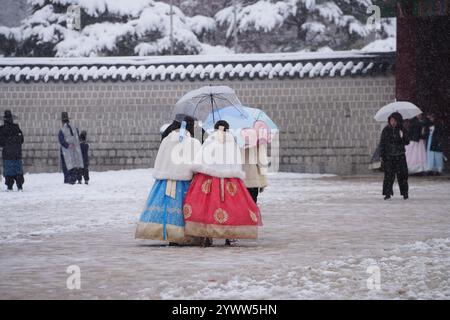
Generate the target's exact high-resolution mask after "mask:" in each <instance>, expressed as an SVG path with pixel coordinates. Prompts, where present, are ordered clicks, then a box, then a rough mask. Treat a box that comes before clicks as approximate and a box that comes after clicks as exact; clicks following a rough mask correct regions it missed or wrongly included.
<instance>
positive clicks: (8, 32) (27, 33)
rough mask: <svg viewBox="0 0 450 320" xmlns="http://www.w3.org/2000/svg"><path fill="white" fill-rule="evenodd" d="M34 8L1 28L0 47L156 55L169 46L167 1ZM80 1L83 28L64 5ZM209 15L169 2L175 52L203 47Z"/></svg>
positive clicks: (22, 52) (53, 1) (17, 51)
mask: <svg viewBox="0 0 450 320" xmlns="http://www.w3.org/2000/svg"><path fill="white" fill-rule="evenodd" d="M29 3H30V4H31V6H32V14H31V15H30V16H29V17H27V18H26V19H25V20H24V21H23V23H22V25H21V26H20V27H17V28H6V27H1V28H0V40H1V43H2V45H1V46H2V49H3V51H5V52H6V54H7V55H16V56H65V57H67V56H72V57H79V56H103V55H155V54H167V53H169V52H170V46H171V36H170V13H171V11H170V6H169V5H168V4H167V3H164V2H157V1H153V0H132V1H131V0H29ZM69 5H79V6H80V7H81V9H82V12H83V16H82V24H83V28H82V29H81V30H80V31H76V30H70V29H68V28H67V18H68V16H67V13H66V12H67V8H68V7H69ZM213 26H214V21H211V19H208V18H207V17H201V16H197V17H194V18H190V17H187V16H185V15H184V14H183V12H182V11H181V10H180V9H179V8H178V7H176V6H174V7H173V41H174V53H175V54H197V53H199V52H201V51H202V48H203V47H202V43H201V42H200V41H199V40H198V38H197V34H198V35H199V36H201V37H203V36H204V35H205V33H207V32H210V31H211V30H213Z"/></svg>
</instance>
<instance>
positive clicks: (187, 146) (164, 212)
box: [135, 117, 201, 245]
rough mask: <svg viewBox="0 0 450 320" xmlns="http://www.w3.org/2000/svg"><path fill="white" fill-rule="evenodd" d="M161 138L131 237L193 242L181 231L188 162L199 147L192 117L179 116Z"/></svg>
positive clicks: (189, 174)
mask: <svg viewBox="0 0 450 320" xmlns="http://www.w3.org/2000/svg"><path fill="white" fill-rule="evenodd" d="M166 133H167V135H166V136H165V138H164V139H163V140H162V142H161V145H160V147H159V150H158V154H157V155H156V160H155V166H154V169H153V178H154V179H155V180H156V181H155V183H154V184H153V187H152V189H151V191H150V194H149V196H148V199H147V202H146V205H145V209H144V211H143V212H142V214H141V216H140V218H139V222H138V224H137V227H136V234H135V237H136V238H138V239H152V240H163V241H168V242H169V245H177V244H196V241H198V239H195V238H192V237H186V236H185V232H184V216H183V201H184V198H185V196H186V192H187V190H188V188H189V185H190V183H191V180H192V176H193V172H192V162H193V159H194V156H195V154H196V153H197V151H198V150H199V149H200V146H201V145H200V142H199V141H198V140H197V139H195V138H194V119H192V118H191V117H183V121H181V123H180V122H178V126H176V125H173V126H172V127H171V131H170V132H169V131H166Z"/></svg>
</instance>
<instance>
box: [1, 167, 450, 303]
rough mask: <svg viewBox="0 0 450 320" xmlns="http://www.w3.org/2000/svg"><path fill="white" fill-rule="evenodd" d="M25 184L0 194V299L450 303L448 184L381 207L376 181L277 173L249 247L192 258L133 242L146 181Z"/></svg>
mask: <svg viewBox="0 0 450 320" xmlns="http://www.w3.org/2000/svg"><path fill="white" fill-rule="evenodd" d="M25 179H26V184H25V191H24V192H23V193H18V192H13V193H6V192H1V193H0V298H1V299H11V298H21V299H28V298H43V299H61V298H62V299H105V298H119V299H148V298H150V299H173V298H193V299H197V298H208V299H210V298H219V299H221V298H230V299H279V298H281V299H315V298H325V299H329V298H337V299H381V298H387V299H416V298H418V299H449V298H450V214H449V212H450V192H449V188H450V180H430V179H418V178H415V179H411V180H410V185H411V191H410V192H411V198H410V199H409V200H408V201H404V200H403V199H401V198H400V197H398V196H397V195H398V192H397V189H396V190H395V192H396V197H394V199H393V200H391V201H389V202H385V201H383V200H382V197H381V195H380V188H381V177H370V178H360V179H357V178H352V179H344V178H339V177H335V176H323V175H322V176H321V175H302V174H291V173H279V174H276V175H274V176H271V177H270V179H269V181H270V186H269V187H268V188H267V190H266V191H265V192H264V193H263V194H262V195H261V196H260V206H261V209H262V213H263V219H264V226H263V227H262V229H261V234H260V239H259V240H258V241H241V242H240V246H238V247H232V248H230V247H224V246H223V241H222V240H217V241H216V242H215V246H214V247H211V248H198V247H168V246H166V245H164V244H162V243H160V242H156V241H141V240H135V239H134V227H135V222H136V221H137V219H138V217H139V214H140V211H141V210H142V208H143V205H144V203H145V200H146V197H147V193H148V191H149V189H150V187H151V184H152V182H153V180H152V178H151V170H130V171H111V172H101V173H97V172H93V173H92V177H91V182H92V183H91V184H90V185H89V186H86V185H75V186H67V185H63V184H62V175H61V174H32V175H27V176H26V177H25ZM396 188H397V187H396ZM71 265H77V266H79V267H80V269H81V289H80V290H69V289H67V287H66V280H67V278H68V277H69V274H68V273H66V270H67V268H68V267H69V266H71ZM378 275H379V279H380V281H379V282H377V279H378ZM371 279H372V280H373V279H375V280H374V281H372V280H371ZM368 282H369V284H371V285H369V286H368ZM378 284H379V290H378V289H377V287H378V286H377V285H378ZM370 288H371V289H370Z"/></svg>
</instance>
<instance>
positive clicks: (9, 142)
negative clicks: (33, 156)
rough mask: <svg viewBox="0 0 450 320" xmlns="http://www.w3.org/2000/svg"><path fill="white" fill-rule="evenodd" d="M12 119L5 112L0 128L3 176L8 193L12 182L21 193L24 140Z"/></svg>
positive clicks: (8, 113)
mask: <svg viewBox="0 0 450 320" xmlns="http://www.w3.org/2000/svg"><path fill="white" fill-rule="evenodd" d="M14 118H15V116H13V114H12V112H11V110H5V115H4V117H3V121H4V125H3V126H0V147H1V148H2V149H3V150H2V158H3V176H4V177H5V184H6V186H7V188H8V191H12V190H13V186H14V182H15V183H16V186H17V189H18V190H19V191H21V190H22V188H23V184H24V182H25V179H24V178H23V165H22V144H23V142H24V139H23V133H22V130H20V127H19V125H18V124H16V123H14V120H13V119H14Z"/></svg>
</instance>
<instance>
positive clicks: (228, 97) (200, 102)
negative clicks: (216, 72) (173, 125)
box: [172, 86, 244, 123]
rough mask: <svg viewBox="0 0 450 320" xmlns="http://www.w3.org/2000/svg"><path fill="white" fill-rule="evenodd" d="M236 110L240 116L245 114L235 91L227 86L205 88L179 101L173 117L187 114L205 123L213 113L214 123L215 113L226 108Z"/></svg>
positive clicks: (188, 94) (189, 93)
mask: <svg viewBox="0 0 450 320" xmlns="http://www.w3.org/2000/svg"><path fill="white" fill-rule="evenodd" d="M226 107H230V108H234V109H235V111H236V112H237V113H239V114H244V111H243V110H242V106H241V102H240V101H239V99H238V97H237V96H236V93H235V92H234V90H233V89H231V88H230V87H227V86H205V87H202V88H199V89H196V90H193V91H190V92H188V93H186V94H185V95H184V96H183V97H181V98H180V100H178V102H177V103H176V104H175V108H174V110H173V113H172V115H173V117H174V118H175V116H176V115H177V114H185V115H188V116H191V117H192V118H194V119H196V120H199V121H205V120H206V119H207V118H208V116H209V115H210V114H211V113H212V115H213V121H214V123H215V122H216V121H218V120H219V119H216V117H215V116H216V114H215V112H216V111H218V110H220V109H223V108H226Z"/></svg>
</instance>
